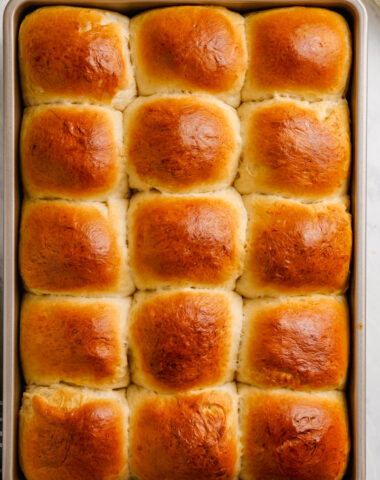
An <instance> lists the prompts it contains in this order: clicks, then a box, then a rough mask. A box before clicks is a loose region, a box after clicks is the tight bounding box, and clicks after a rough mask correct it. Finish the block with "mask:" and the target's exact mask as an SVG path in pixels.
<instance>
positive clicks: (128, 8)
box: [2, 0, 367, 480]
mask: <svg viewBox="0 0 380 480" xmlns="http://www.w3.org/2000/svg"><path fill="white" fill-rule="evenodd" d="M181 3H182V4H213V5H223V6H226V7H228V8H231V9H233V10H236V11H238V12H242V13H244V12H248V11H255V10H261V9H265V8H274V7H284V6H290V5H304V6H318V7H327V8H332V9H335V10H337V11H339V12H340V13H342V14H343V15H344V16H345V17H346V18H347V20H348V21H349V24H350V27H351V31H352V34H353V48H354V49H353V69H352V79H351V84H350V90H349V95H348V100H349V103H350V107H351V116H352V144H353V162H352V180H351V201H352V207H351V209H352V214H353V227H354V228H353V230H354V254H353V263H352V276H351V288H350V292H349V297H350V304H351V321H352V328H351V335H352V349H351V369H350V382H349V391H348V397H349V406H350V417H351V438H352V453H351V461H350V465H349V469H348V472H347V475H346V477H345V478H347V479H351V480H364V479H365V478H366V475H365V458H366V454H365V441H366V439H365V421H366V415H365V391H366V390H365V298H366V297H365V294H366V290H365V278H366V276H365V273H366V272H365V269H366V263H365V262H366V252H365V249H366V116H367V112H366V109H367V13H366V10H365V8H364V6H363V4H362V3H361V2H360V0H335V1H334V0H311V1H308V0H303V1H302V0H293V1H288V0H277V1H276V0H245V1H234V0H230V1H227V0H225V1H224V0H221V1H212V0H208V1H202V0H200V1H192V0H188V1H185V2H181V1H178V0H166V1H161V0H155V1H151V0H150V1H149V0H140V1H128V0H110V1H107V0H76V1H70V0H50V1H47V0H34V1H30V0H10V1H9V3H8V5H7V7H6V9H5V13H4V18H3V21H4V56H3V58H4V332H3V333H4V350H3V355H4V363H3V365H4V390H3V391H4V407H3V408H4V409H3V418H4V422H3V470H2V471H3V479H4V480H22V479H23V478H24V476H23V475H22V473H21V471H20V469H19V466H18V459H17V414H18V409H19V406H20V400H21V394H22V390H23V380H22V374H21V371H20V362H19V355H18V314H19V303H20V293H21V284H20V279H19V277H18V273H17V243H18V223H19V212H20V203H21V196H20V195H21V188H20V181H19V171H18V134H19V128H20V119H21V115H22V101H21V94H20V87H19V79H18V67H17V32H18V27H19V25H20V22H21V21H22V19H23V17H24V16H25V15H26V14H27V13H28V12H29V11H31V10H32V9H34V8H37V7H41V6H44V5H78V6H86V7H97V8H104V9H111V10H112V9H113V10H117V11H120V12H122V13H125V14H126V15H132V14H134V13H137V12H139V11H141V10H145V9H148V8H152V7H159V6H165V5H179V4H181ZM194 480H196V479H194Z"/></svg>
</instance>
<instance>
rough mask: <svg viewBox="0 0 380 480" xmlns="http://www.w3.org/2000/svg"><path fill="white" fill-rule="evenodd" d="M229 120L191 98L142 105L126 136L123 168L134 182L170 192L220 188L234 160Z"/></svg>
mask: <svg viewBox="0 0 380 480" xmlns="http://www.w3.org/2000/svg"><path fill="white" fill-rule="evenodd" d="M229 115H230V116H232V115H231V113H230V112H229V111H228V110H227V111H226V110H225V107H224V108H222V107H221V106H220V105H219V104H218V103H211V101H206V100H202V99H201V98H199V97H198V98H196V97H193V96H188V97H182V98H170V97H164V98H162V99H160V98H158V99H156V100H154V101H149V102H148V103H145V104H142V105H140V106H139V108H138V110H137V111H136V113H135V114H134V115H133V117H132V120H131V123H130V128H129V130H128V131H127V132H126V134H127V135H128V139H129V141H128V147H127V158H128V162H129V163H130V164H131V165H132V166H133V168H134V170H135V171H136V173H137V175H138V177H139V179H141V180H142V181H145V182H147V183H149V184H151V185H152V186H158V188H159V187H163V188H164V189H167V190H169V191H172V192H176V191H177V192H178V191H181V190H182V189H186V188H189V187H190V188H191V187H192V186H194V185H198V184H202V183H210V184H211V186H212V184H214V183H218V182H221V181H223V180H224V179H225V177H226V176H229V170H230V169H231V167H230V164H231V163H232V164H234V163H235V158H236V156H237V152H236V149H237V138H236V133H234V131H233V129H232V127H231V119H230V118H229ZM226 183H227V182H226Z"/></svg>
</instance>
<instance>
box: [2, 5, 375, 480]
mask: <svg viewBox="0 0 380 480" xmlns="http://www.w3.org/2000/svg"><path fill="white" fill-rule="evenodd" d="M363 1H364V4H365V5H366V7H367V11H368V18H369V45H368V53H369V61H368V73H369V80H368V87H369V88H368V196H367V200H368V223H367V322H366V329H367V480H380V7H376V6H375V4H374V3H373V1H372V0H363ZM6 3H7V1H6V0H0V14H1V15H2V11H3V9H4V6H5V4H6ZM0 33H1V31H0ZM0 38H1V39H0V42H1V41H2V34H1V37H0ZM0 51H1V49H0ZM0 55H1V54H0ZM0 60H2V59H1V58H0ZM0 65H2V61H0ZM0 101H2V89H1V90H0ZM1 103H2V102H1ZM1 122H2V116H1V117H0V127H2V125H1ZM1 130H2V128H1ZM0 174H2V163H1V164H0ZM0 188H1V189H2V185H1V187H0ZM1 196H2V195H1ZM0 229H1V230H2V224H1V223H0ZM0 234H1V238H2V232H1V231H0ZM1 255H2V252H1ZM377 315H379V319H378V318H377Z"/></svg>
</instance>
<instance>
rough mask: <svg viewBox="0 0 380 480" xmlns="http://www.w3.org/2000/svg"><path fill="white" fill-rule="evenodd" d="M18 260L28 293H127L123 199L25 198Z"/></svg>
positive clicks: (128, 291) (129, 279) (97, 294)
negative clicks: (106, 200) (90, 201)
mask: <svg viewBox="0 0 380 480" xmlns="http://www.w3.org/2000/svg"><path fill="white" fill-rule="evenodd" d="M19 263H20V273H21V277H22V279H23V281H24V285H25V288H26V289H27V290H29V291H31V292H33V293H39V294H40V293H56V294H61V295H62V294H64V295H85V296H104V295H106V296H107V295H123V296H126V295H128V294H130V293H131V292H132V291H133V283H132V281H131V278H130V274H129V269H128V266H127V247H126V201H125V200H112V201H111V200H110V201H109V202H108V204H107V205H104V204H102V203H89V202H88V203H85V202H82V203H71V202H66V201H63V200H54V201H46V200H29V201H26V202H24V205H23V209H22V218H21V230H20V245H19Z"/></svg>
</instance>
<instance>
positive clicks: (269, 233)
mask: <svg viewBox="0 0 380 480" xmlns="http://www.w3.org/2000/svg"><path fill="white" fill-rule="evenodd" d="M247 202H248V203H247V205H248V208H250V206H249V205H251V207H252V210H251V216H252V223H251V226H249V227H248V235H250V238H249V239H248V244H249V245H248V249H249V253H248V255H247V259H246V262H247V267H246V268H247V272H248V276H249V278H250V279H251V282H252V286H253V288H257V289H258V291H261V290H260V289H264V291H266V290H265V289H269V290H270V291H275V292H281V293H290V294H295V293H313V292H319V293H334V292H340V291H342V290H344V289H345V288H346V285H347V280H348V274H349V266H350V259H351V249H352V231H351V217H350V215H349V214H348V213H347V212H346V211H345V206H344V204H343V203H342V204H339V203H331V204H328V203H326V204H312V205H305V204H301V203H296V202H292V201H286V200H276V199H274V200H273V199H271V198H270V197H258V196H253V197H251V199H250V200H247Z"/></svg>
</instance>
